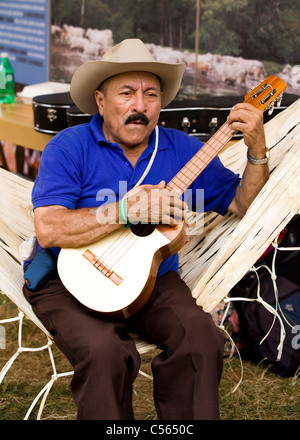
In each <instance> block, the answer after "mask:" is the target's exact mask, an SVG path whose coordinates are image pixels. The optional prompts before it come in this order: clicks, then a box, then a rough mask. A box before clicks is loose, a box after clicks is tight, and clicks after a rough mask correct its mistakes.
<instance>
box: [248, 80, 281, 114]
mask: <svg viewBox="0 0 300 440" xmlns="http://www.w3.org/2000/svg"><path fill="white" fill-rule="evenodd" d="M285 89H286V84H285V82H284V81H283V80H282V79H280V78H278V77H277V76H274V75H270V76H268V78H266V79H265V80H264V81H262V82H260V83H259V84H258V85H257V86H256V87H254V88H252V89H251V90H250V91H249V92H248V93H247V95H246V96H245V99H244V102H247V103H249V104H251V105H253V106H254V107H256V108H259V109H260V110H262V111H265V110H268V111H269V114H271V113H272V112H273V109H274V106H275V104H276V105H277V107H279V106H280V103H281V100H282V95H283V92H284V91H285Z"/></svg>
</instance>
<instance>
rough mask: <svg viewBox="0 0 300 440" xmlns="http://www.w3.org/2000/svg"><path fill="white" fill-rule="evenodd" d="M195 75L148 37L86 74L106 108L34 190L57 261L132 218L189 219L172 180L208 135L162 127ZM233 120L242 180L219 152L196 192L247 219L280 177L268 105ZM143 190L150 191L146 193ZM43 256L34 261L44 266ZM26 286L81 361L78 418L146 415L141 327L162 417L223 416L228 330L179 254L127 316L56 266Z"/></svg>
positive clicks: (54, 159)
mask: <svg viewBox="0 0 300 440" xmlns="http://www.w3.org/2000/svg"><path fill="white" fill-rule="evenodd" d="M183 72H184V64H183V63H179V64H168V63H159V62H156V61H155V60H154V59H153V57H152V55H151V54H150V53H149V52H148V50H147V48H146V47H145V46H144V44H143V43H142V42H141V41H140V40H137V39H128V40H124V41H123V42H121V43H120V44H118V45H116V46H115V47H113V48H112V49H111V50H109V51H108V52H107V53H106V54H105V55H104V56H103V58H102V60H100V61H91V62H88V63H86V64H84V65H83V66H81V67H80V68H79V69H78V70H77V71H76V72H75V74H74V76H73V79H72V82H71V95H72V98H73V100H74V102H75V103H76V105H77V106H78V107H79V108H80V109H81V110H82V111H83V112H87V113H90V114H92V115H94V116H93V119H92V120H91V122H90V123H89V124H83V125H79V126H75V127H72V128H69V129H66V130H64V131H62V132H61V133H59V134H58V135H56V136H55V137H54V138H53V140H51V141H50V142H49V144H48V145H47V147H46V148H45V150H44V152H43V155H42V160H41V164H40V168H39V175H38V177H37V180H36V182H35V185H34V189H33V194H32V199H33V205H34V218H35V228H36V234H37V239H38V242H39V247H41V248H43V249H49V250H50V252H51V255H54V256H55V258H56V257H57V255H58V254H59V252H60V249H61V248H70V247H71V248H76V247H79V246H82V245H85V244H91V243H95V242H97V241H98V240H100V239H102V238H103V237H105V236H107V234H109V233H111V232H112V231H116V230H119V229H121V228H124V223H131V224H134V223H136V222H141V223H150V222H151V221H154V222H155V223H166V224H168V225H170V227H173V226H174V225H176V223H177V222H178V219H182V218H183V216H184V213H185V210H186V204H185V203H184V202H183V200H182V198H181V197H180V196H179V195H178V196H177V195H176V194H175V195H174V193H172V192H171V191H168V190H166V188H165V185H166V183H167V182H169V181H170V180H171V179H172V178H173V177H174V176H175V175H176V173H177V172H178V171H179V170H180V169H181V168H182V167H183V166H184V165H185V164H186V163H187V162H188V161H189V160H190V158H191V157H192V156H193V155H194V154H195V153H196V152H197V151H198V150H199V149H200V148H201V147H202V143H201V142H200V141H199V140H198V139H196V138H194V137H189V136H187V135H186V134H185V133H184V132H181V131H177V130H172V129H163V128H162V127H159V129H158V130H157V129H156V126H157V122H158V118H159V114H160V110H161V108H162V107H165V106H166V105H167V104H168V103H169V102H170V101H171V100H172V99H173V98H174V97H175V96H176V94H177V92H178V89H179V86H180V83H181V79H182V75H183ZM228 124H229V125H230V126H231V128H232V129H233V130H240V131H242V133H243V135H244V139H245V143H246V145H247V146H248V157H249V161H248V163H247V166H246V169H245V172H244V174H243V178H242V180H241V179H240V177H239V176H237V175H235V174H233V173H232V172H231V171H229V170H228V169H226V168H224V167H223V165H222V164H221V162H220V160H219V159H218V158H215V159H213V160H212V161H211V163H210V164H209V165H208V166H207V167H206V168H205V170H204V171H203V172H202V173H201V174H200V175H199V177H197V178H196V179H195V181H194V182H193V183H192V184H191V186H190V189H191V190H192V191H196V189H199V188H200V189H204V209H205V210H214V211H216V212H219V213H220V214H223V213H225V212H226V211H227V210H230V211H232V212H233V213H235V214H236V215H238V216H242V215H243V214H244V213H245V212H246V210H247V208H248V207H249V205H250V203H251V202H252V200H253V199H254V197H255V196H256V194H257V193H258V192H259V191H260V189H261V188H262V186H263V185H264V183H265V182H266V180H267V179H268V166H267V159H266V152H265V139H264V129H263V119H262V113H261V112H260V111H259V110H257V109H255V108H253V107H252V106H250V105H248V104H245V103H241V104H237V105H236V106H235V107H234V109H232V111H231V112H230V115H229V117H228ZM154 154H155V156H154ZM120 182H123V184H124V182H125V183H126V191H127V192H126V194H121V193H120ZM133 188H135V189H134V190H133ZM140 190H143V191H144V193H146V194H147V195H148V196H149V197H137V196H136V192H138V191H140ZM99 191H100V192H101V194H102V192H103V191H104V192H105V191H107V194H110V193H114V194H115V195H116V201H111V202H110V203H105V197H100V199H101V200H100V201H99V197H97V194H99ZM123 196H124V198H123ZM123 200H125V202H124V203H123ZM106 201H107V199H106ZM100 205H101V206H102V208H103V209H100V211H99V210H97V208H99V206H100ZM110 208H115V209H110ZM95 213H97V215H95ZM39 254H40V252H38V253H37V254H36V256H35V257H34V259H33V260H32V262H31V264H29V266H27V267H28V268H29V269H30V266H31V265H32V264H35V266H36V267H38V264H39ZM140 259H143V255H140ZM26 273H27V271H26V272H25V278H26ZM24 294H25V296H26V298H27V299H28V300H29V302H30V303H31V304H32V306H33V308H34V310H35V312H36V314H37V315H38V316H39V318H40V319H41V320H42V322H43V323H44V325H45V326H46V327H47V328H48V329H49V331H50V332H51V333H52V334H53V337H54V339H55V342H56V343H57V345H58V347H59V348H60V349H61V350H62V351H63V352H64V353H65V355H66V356H67V357H68V359H69V360H70V362H71V364H72V365H73V367H74V378H73V380H72V384H71V386H72V392H73V396H74V399H75V402H76V404H77V407H78V414H77V418H78V419H103V420H109V419H115V420H117V419H119V420H122V419H132V418H133V417H134V415H133V409H132V396H131V394H132V383H133V381H134V379H135V377H136V375H137V373H138V370H139V366H140V358H139V355H138V353H137V351H136V348H135V344H134V342H133V341H132V339H131V338H130V336H129V334H128V333H130V332H132V331H133V332H136V333H137V334H138V335H140V336H141V337H142V338H144V339H145V340H147V341H149V342H151V343H154V344H156V345H157V347H159V348H160V349H161V352H160V354H159V355H158V356H157V357H155V358H154V359H153V361H152V371H153V378H154V401H155V406H156V410H157V414H158V417H159V418H160V419H165V420H179V419H181V420H183V419H190V420H196V419H218V418H219V409H218V384H219V380H220V377H221V371H222V358H223V342H224V341H223V335H222V334H221V332H220V330H219V329H218V328H217V327H216V326H215V324H214V323H213V321H212V319H211V316H210V315H208V314H206V313H204V311H203V310H202V308H201V307H198V306H197V305H196V304H195V301H194V299H193V298H192V296H191V293H190V291H189V289H188V287H187V286H186V285H185V283H184V282H183V281H182V280H181V279H180V276H179V274H178V256H177V254H175V255H171V256H169V257H167V258H166V259H165V260H164V261H163V262H162V263H161V265H160V266H159V268H158V272H157V277H156V282H155V286H154V288H153V290H152V292H151V296H150V298H149V299H148V301H147V302H146V304H145V305H144V306H143V307H142V308H141V309H140V310H139V311H137V312H136V313H135V314H133V315H132V316H129V317H128V318H127V319H116V318H115V317H111V316H103V315H102V314H101V313H98V312H97V311H93V310H91V309H90V308H88V307H86V306H85V305H83V304H82V303H81V302H79V301H78V300H77V299H76V298H74V296H72V295H70V293H69V292H68V290H67V289H66V287H65V286H64V285H63V283H62V281H61V280H60V278H59V275H58V273H57V271H55V270H54V271H53V270H52V271H51V272H50V274H48V276H45V278H44V280H43V282H42V283H40V284H39V285H38V286H37V287H36V288H33V287H32V286H28V285H26V284H25V285H24Z"/></svg>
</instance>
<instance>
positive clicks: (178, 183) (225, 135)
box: [166, 122, 236, 195]
mask: <svg viewBox="0 0 300 440" xmlns="http://www.w3.org/2000/svg"><path fill="white" fill-rule="evenodd" d="M235 133H236V132H235V131H234V130H231V129H230V128H229V127H228V124H227V122H225V123H224V124H223V125H222V126H221V127H220V128H219V129H218V131H216V133H215V134H214V135H213V136H212V137H211V138H210V139H209V140H208V141H207V142H206V143H205V144H204V145H203V147H202V148H201V149H200V150H199V151H198V152H197V153H196V154H195V155H194V156H193V157H192V158H191V159H190V160H189V162H188V163H187V164H186V165H185V166H184V167H183V168H182V169H181V170H180V171H179V172H178V173H177V174H176V176H175V177H173V179H172V180H171V181H170V182H169V183H168V184H167V186H166V188H167V189H169V190H173V191H175V192H176V193H177V194H178V195H182V194H183V193H184V191H185V190H186V189H187V188H188V187H189V186H190V185H191V184H192V183H193V182H194V180H195V179H196V178H197V177H198V176H199V175H200V174H201V172H202V171H203V170H204V168H206V167H207V165H208V164H209V163H210V162H211V161H212V160H213V159H214V158H215V157H216V156H217V154H218V153H219V152H220V151H221V150H222V148H223V147H224V146H225V145H226V144H227V142H228V141H229V140H230V139H231V138H232V136H233V135H234V134H235Z"/></svg>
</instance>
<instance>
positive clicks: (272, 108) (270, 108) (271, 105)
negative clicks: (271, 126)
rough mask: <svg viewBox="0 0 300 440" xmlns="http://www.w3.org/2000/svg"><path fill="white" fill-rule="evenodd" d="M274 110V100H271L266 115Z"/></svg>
mask: <svg viewBox="0 0 300 440" xmlns="http://www.w3.org/2000/svg"><path fill="white" fill-rule="evenodd" d="M273 110H274V102H272V103H271V104H270V106H269V107H268V115H269V116H271V114H272V113H273Z"/></svg>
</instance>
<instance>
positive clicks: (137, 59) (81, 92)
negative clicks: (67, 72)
mask: <svg viewBox="0 0 300 440" xmlns="http://www.w3.org/2000/svg"><path fill="white" fill-rule="evenodd" d="M184 70H185V63H177V64H170V63H160V62H157V61H155V59H154V58H153V56H152V55H151V53H150V52H149V51H148V49H147V48H146V46H145V45H144V43H143V42H142V41H141V40H139V39H136V38H130V39H127V40H124V41H122V42H121V43H119V44H117V45H116V46H114V47H112V48H111V49H110V50H108V51H107V52H106V53H105V54H104V55H103V57H102V59H101V60H96V61H88V62H87V63H85V64H83V65H82V66H80V67H79V68H78V69H77V70H76V72H75V73H74V75H73V78H72V81H71V87H70V93H71V97H72V100H73V101H74V103H75V104H76V105H77V107H78V108H79V109H80V110H81V111H82V112H84V113H88V114H90V115H93V114H95V113H97V112H98V107H97V104H96V101H95V97H94V92H95V90H96V89H97V88H98V87H99V85H100V84H101V83H102V82H103V81H104V80H106V79H107V78H109V77H111V76H114V75H118V74H119V73H125V72H150V73H153V74H155V75H157V76H158V77H159V78H160V80H161V88H162V91H163V94H162V107H166V106H167V105H168V104H169V103H170V102H171V101H172V100H173V99H174V98H175V96H176V94H177V92H178V90H179V87H180V84H181V80H182V76H183V73H184Z"/></svg>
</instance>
